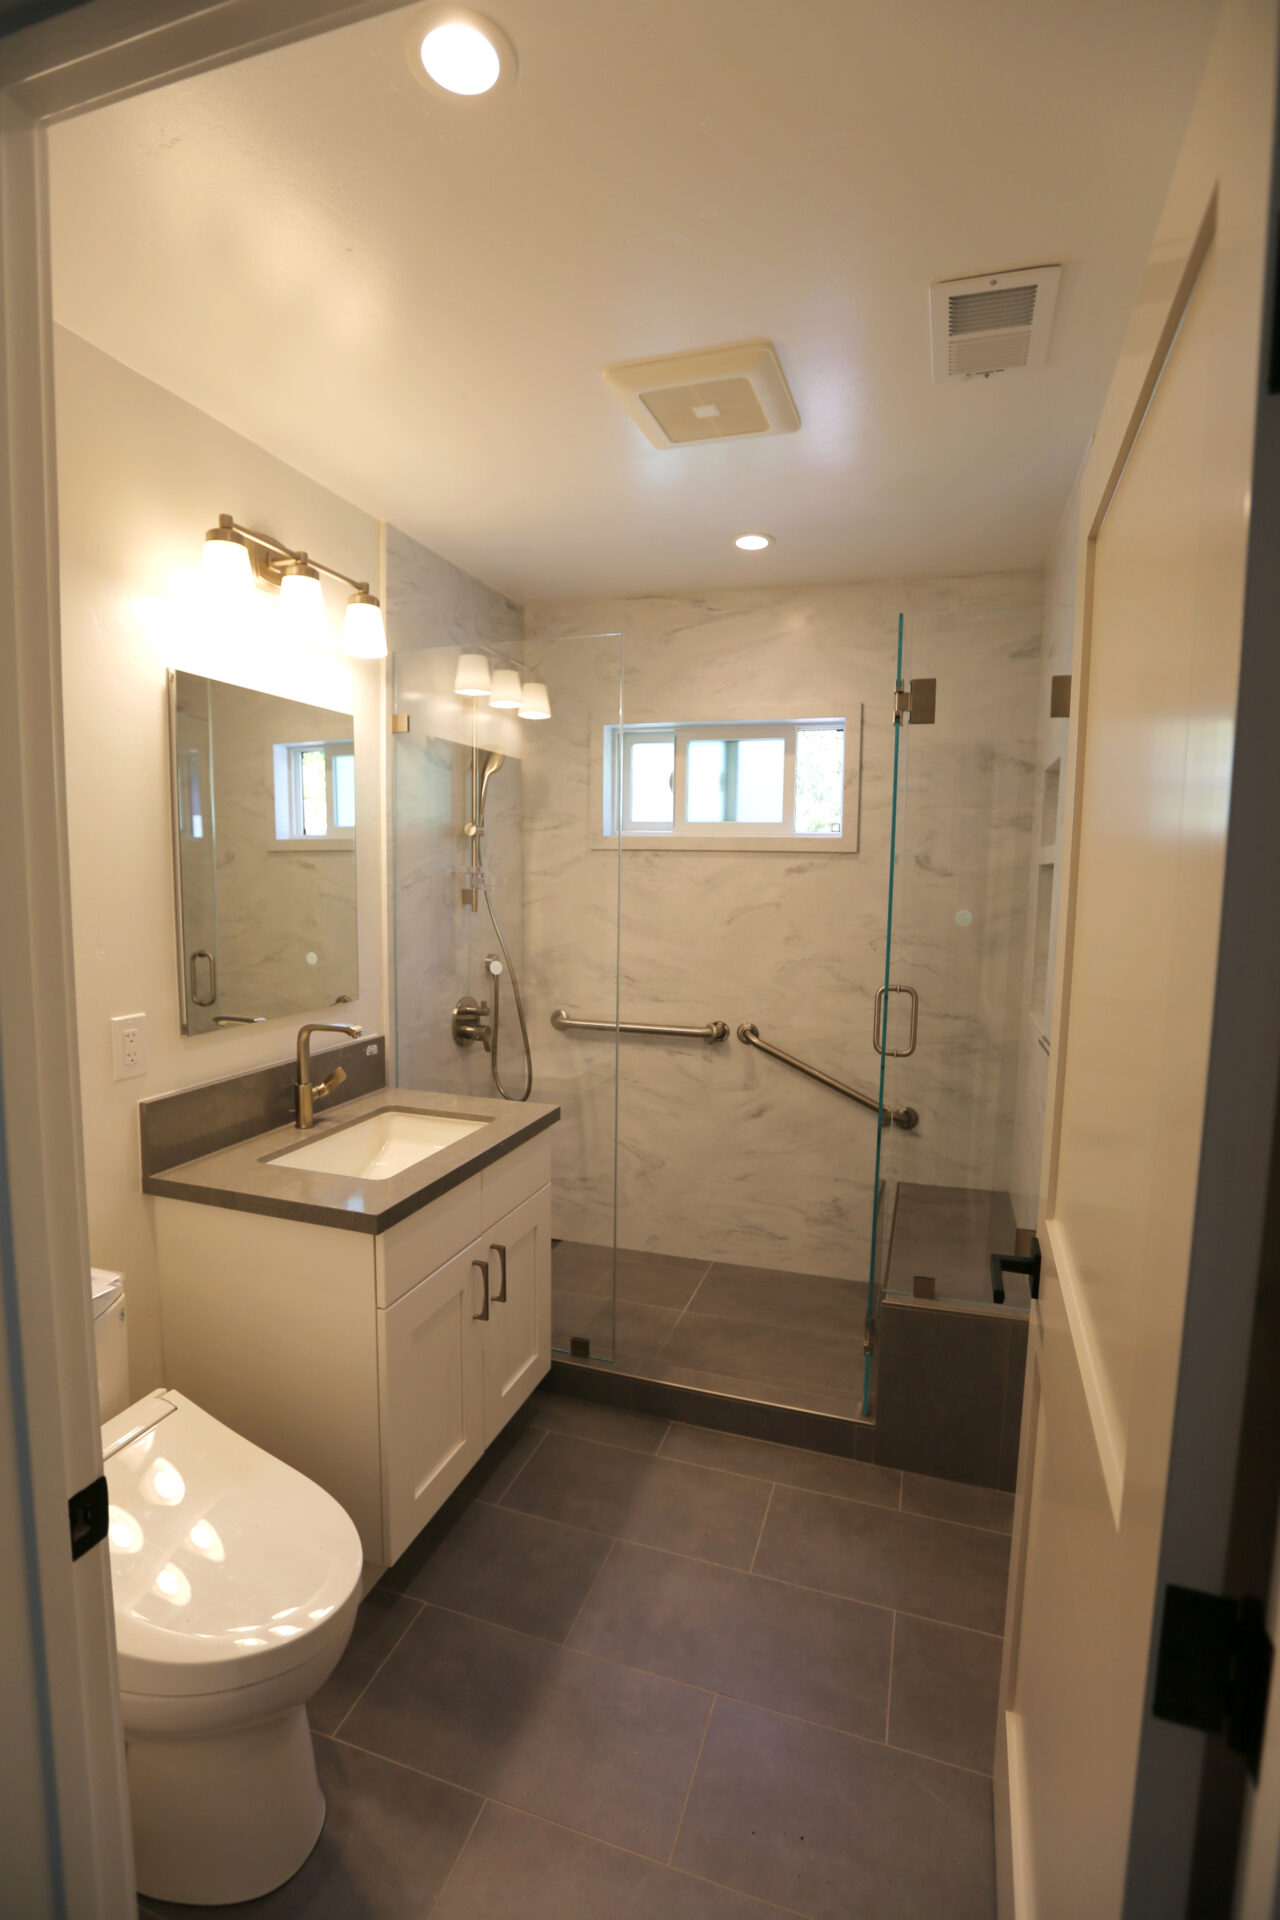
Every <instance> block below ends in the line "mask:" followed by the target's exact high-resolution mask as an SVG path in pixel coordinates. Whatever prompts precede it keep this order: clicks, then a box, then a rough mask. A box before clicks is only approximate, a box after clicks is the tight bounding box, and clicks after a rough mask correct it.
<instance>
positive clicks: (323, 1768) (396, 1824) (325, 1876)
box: [147, 1737, 483, 1920]
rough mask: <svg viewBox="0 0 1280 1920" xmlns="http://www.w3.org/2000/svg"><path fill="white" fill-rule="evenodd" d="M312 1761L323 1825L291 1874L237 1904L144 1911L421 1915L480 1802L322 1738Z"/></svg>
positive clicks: (367, 1918) (269, 1917)
mask: <svg viewBox="0 0 1280 1920" xmlns="http://www.w3.org/2000/svg"><path fill="white" fill-rule="evenodd" d="M316 1765H317V1767H318V1768H319V1772H320V1785H321V1787H322V1788H323V1790H324V1795H325V1799H326V1801H327V1803H328V1811H327V1812H326V1814H325V1822H324V1831H323V1832H322V1833H321V1835H320V1838H319V1840H318V1841H317V1843H316V1847H315V1851H314V1853H312V1854H311V1856H310V1858H309V1859H308V1860H307V1861H306V1862H305V1863H304V1864H303V1866H301V1867H300V1868H299V1870H298V1872H297V1873H295V1874H294V1876H293V1878H292V1880H286V1882H285V1884H284V1885H283V1886H282V1887H277V1889H276V1891H275V1892H274V1893H269V1894H267V1895H266V1896H265V1898H263V1899H261V1900H251V1901H248V1902H245V1903H241V1904H240V1905H237V1906H234V1907H188V1906H177V1905H173V1904H171V1903H169V1902H168V1901H164V1900H148V1902H147V1905H148V1907H149V1908H150V1910H151V1911H152V1912H153V1913H156V1914H160V1915H163V1916H170V1915H181V1914H190V1915H197V1914H207V1915H208V1916H209V1920H218V1916H225V1920H237V1917H238V1916H244V1920H251V1916H252V1917H253V1920H256V1916H258V1915H261V1916H262V1920H356V1916H359V1920H426V1916H427V1915H428V1914H429V1913H430V1912H431V1906H432V1902H433V1901H434V1900H435V1897H436V1895H437V1894H438V1893H439V1891H440V1888H441V1886H442V1885H443V1883H444V1880H445V1877H446V1875H447V1874H448V1872H449V1869H450V1867H451V1866H452V1865H453V1863H454V1861H455V1860H456V1859H457V1857H458V1854H459V1853H460V1852H461V1850H462V1845H463V1842H464V1841H465V1840H466V1838H467V1835H468V1834H469V1833H470V1831H471V1828H472V1825H473V1824H474V1822H475V1818H476V1815H477V1814H478V1813H479V1811H480V1808H481V1806H482V1804H483V1802H482V1801H481V1800H480V1799H479V1798H478V1797H477V1796H476V1795H475V1794H472V1793H464V1792H462V1791H461V1790H460V1789H459V1788H457V1787H450V1786H446V1785H445V1784H444V1783H443V1781H440V1780H427V1779H424V1777H423V1776H422V1774H420V1773H412V1772H410V1771H409V1770H408V1769H407V1768H405V1767H398V1766H395V1765H393V1764H392V1762H391V1761H389V1760H380V1759H378V1758H376V1757H375V1756H374V1755H373V1754H368V1753H357V1752H355V1751H354V1750H353V1749H352V1748H351V1747H349V1746H344V1745H343V1744H342V1743H341V1742H339V1741H335V1740H327V1739H324V1738H322V1737H321V1738H317V1740H316Z"/></svg>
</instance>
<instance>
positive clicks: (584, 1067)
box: [525, 573, 1042, 1277]
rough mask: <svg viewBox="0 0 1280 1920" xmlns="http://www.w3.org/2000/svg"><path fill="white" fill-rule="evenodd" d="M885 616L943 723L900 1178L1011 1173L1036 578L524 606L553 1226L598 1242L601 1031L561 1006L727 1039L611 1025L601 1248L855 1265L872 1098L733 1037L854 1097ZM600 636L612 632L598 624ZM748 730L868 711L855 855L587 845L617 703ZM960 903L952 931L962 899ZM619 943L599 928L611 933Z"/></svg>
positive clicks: (879, 835)
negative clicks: (537, 721)
mask: <svg viewBox="0 0 1280 1920" xmlns="http://www.w3.org/2000/svg"><path fill="white" fill-rule="evenodd" d="M899 609H901V610H902V611H903V612H904V613H905V615H906V622H907V634H908V638H909V642H910V649H911V659H912V671H914V672H916V673H917V674H928V673H934V674H936V676H937V678H938V681H939V689H938V711H939V721H938V724H937V725H936V726H935V727H934V728H933V729H930V730H928V731H925V730H920V732H919V734H918V737H917V739H916V740H915V741H914V742H912V743H911V745H910V749H909V750H910V752H911V756H912V767H911V781H912V784H911V786H910V787H909V799H910V806H911V815H910V819H909V821H908V822H907V824H906V827H905V835H906V838H905V858H906V866H905V868H904V884H903V886H902V889H901V892H900V916H901V917H900V921H899V929H900V944H899V946H898V949H897V960H896V962H895V969H894V971H895V976H896V977H897V978H900V979H902V980H904V981H906V982H908V983H910V984H912V985H915V986H916V987H917V988H918V990H919V991H920V993H921V1001H922V1016H921V1039H920V1045H919V1048H918V1051H917V1053H916V1055H915V1056H914V1057H913V1059H911V1060H910V1061H906V1062H903V1063H901V1065H900V1067H899V1069H898V1074H897V1083H898V1092H897V1094H896V1095H895V1098H897V1099H898V1101H899V1103H900V1104H901V1103H902V1102H904V1101H910V1103H911V1104H913V1105H915V1106H917V1107H918V1108H919V1109H920V1110H921V1113H922V1116H923V1117H922V1122H921V1126H920V1129H919V1132H918V1133H917V1134H915V1135H912V1136H910V1137H909V1138H908V1137H907V1136H899V1137H898V1144H900V1148H901V1152H902V1153H903V1154H908V1155H911V1156H913V1161H912V1164H911V1165H910V1166H905V1167H904V1168H903V1169H902V1177H904V1178H914V1179H922V1180H934V1179H946V1180H947V1181H949V1182H950V1181H954V1182H956V1183H961V1182H966V1183H969V1184H974V1185H987V1184H1002V1183H1007V1181H1008V1178H1009V1172H1010V1159H1011V1136H1012V1127H1013V1115H1014V1105H1015V1079H1016V1065H1015V1063H1016V1041H1015V1038H1014V1035H1015V1029H1016V1021H1017V1011H1018V1005H1017V1001H1018V988H1019V985H1020V982H1021V980H1022V972H1023V959H1024V944H1025V922H1026V891H1025V879H1026V872H1027V859H1028V846H1029V836H1030V830H1031V829H1030V821H1031V814H1032V782H1033V769H1034V749H1035V714H1034V704H1035V696H1036V690H1037V688H1038V684H1039V657H1038V656H1039V632H1040V620H1041V613H1042V582H1041V579H1040V577H1039V575H1036V574H1025V573H1021V574H1004V575H994V576H980V577H973V578H964V579H942V580H911V581H880V582H869V583H865V584H860V585H856V586H847V587H830V588H804V589H796V590H783V589H777V590H775V589H768V590H761V591H756V592H736V593H733V592H720V593H709V594H704V595H696V596H687V597H680V598H674V597H673V598H650V599H638V600H616V601H593V602H579V603H570V604H564V605H548V606H537V607H532V608H529V609H526V616H525V658H526V662H527V671H528V672H529V674H530V675H531V676H532V677H534V678H538V679H542V680H545V681H546V682H547V685H548V688H549V690H550V695H551V703H552V712H553V718H552V720H551V721H550V722H549V723H547V724H546V725H544V726H542V727H540V728H538V729H537V730H531V731H530V736H529V740H528V743H527V746H526V777H525V809H526V811H525V949H526V956H527V971H528V990H529V1001H530V1012H531V1019H532V1025H533V1037H534V1047H535V1065H536V1067H537V1070H538V1087H539V1091H540V1092H541V1093H542V1094H543V1096H544V1097H546V1098H559V1099H560V1100H561V1103H562V1105H563V1106H564V1109H565V1115H566V1122H565V1124H564V1125H563V1126H562V1127H561V1128H560V1129H559V1130H558V1134H559V1137H558V1142H557V1161H556V1195H555V1208H556V1229H555V1230H556V1232H557V1233H560V1234H564V1235H566V1236H569V1237H574V1238H583V1239H590V1240H607V1239H608V1238H609V1237H610V1227H611V1224H612V1221H611V1188H612V1178H613V1158H614V1131H613V1108H612V1098H611V1075H612V1067H613V1057H614V1049H613V1042H612V1041H611V1040H610V1039H608V1038H601V1039H599V1040H595V1039H587V1038H585V1037H581V1036H570V1035H561V1034H557V1033H555V1032H554V1031H553V1030H552V1028H551V1026H550V1014H551V1011H552V1009H553V1008H554V1007H556V1006H559V1005H565V1006H568V1007H569V1009H570V1011H571V1012H574V1013H577V1014H580V1015H586V1016H591V1017H602V1016H607V1015H609V1014H610V1013H611V1012H612V1006H613V1000H612V995H613V981H614V972H613V969H614V963H615V950H616V951H617V952H618V955H619V962H618V964H619V967H620V973H619V990H620V995H621V1007H622V1014H623V1017H624V1018H628V1017H629V1018H633V1019H642V1020H643V1019H670V1020H672V1021H681V1022H685V1021H688V1022H701V1021H705V1020H710V1019H723V1020H726V1021H728V1022H729V1023H730V1025H731V1027H732V1028H733V1029H735V1033H734V1035H733V1036H732V1037H731V1038H730V1039H729V1040H728V1041H726V1042H725V1043H723V1045H720V1046H716V1047H708V1046H706V1045H704V1044H703V1043H702V1042H699V1041H684V1042H679V1041H654V1040H645V1039H624V1040H623V1041H622V1043H621V1075H620V1084H619V1089H618V1110H619V1135H618V1164H619V1189H618V1209H619V1212H618V1238H619V1242H620V1244H621V1245H623V1246H634V1247H650V1248H653V1249H655V1250H657V1251H661V1252H667V1253H677V1254H689V1255H694V1256H697V1257H701V1258H707V1259H721V1260H731V1261H740V1262H743V1263H748V1264H755V1265H764V1266H767V1265H774V1264H776V1265H779V1266H784V1267H787V1268H790V1269H792V1270H795V1271H801V1272H813V1273H824V1274H837V1275H845V1276H856V1277H861V1276H862V1275H863V1274H864V1273H865V1271H866V1264H867V1253H868V1237H869V1227H870V1212H871V1192H872V1183H873V1168H874V1150H875V1126H874V1121H873V1120H872V1118H871V1116H869V1115H868V1114H866V1113H865V1112H864V1111H863V1110H861V1109H859V1108H857V1107H855V1106H854V1105H852V1104H851V1103H848V1102H845V1101H843V1100H841V1099H840V1097H839V1096H838V1095H836V1094H833V1093H830V1092H829V1091H827V1090H824V1089H823V1088H821V1087H820V1086H818V1085H817V1084H815V1083H813V1082H811V1081H807V1080H805V1079H803V1078H801V1077H800V1076H798V1075H796V1074H794V1073H792V1072H791V1071H790V1070H789V1069H787V1068H786V1067H783V1066H781V1065H780V1064H778V1063H777V1062H774V1061H772V1060H769V1059H767V1058H766V1057H764V1056H763V1055H761V1054H759V1053H758V1052H755V1051H753V1050H751V1049H748V1048H746V1047H743V1046H742V1045H741V1044H740V1043H739V1042H738V1040H737V1038H736V1028H737V1026H738V1024H739V1023H740V1022H742V1021H754V1022H755V1023H756V1024H757V1025H758V1026H759V1028H760V1030H761V1032H762V1034H764V1035H765V1036H766V1037H768V1038H771V1039H774V1040H776V1042H777V1043H778V1044H779V1045H781V1046H783V1047H785V1048H787V1049H788V1050H789V1051H791V1052H794V1053H797V1054H799V1055H800V1056H802V1057H804V1058H807V1059H810V1060H813V1061H814V1062H816V1063H817V1064H820V1065H822V1066H824V1067H825V1068H826V1069H827V1070H828V1071H831V1072H833V1073H835V1074H836V1075H837V1076H839V1077H841V1078H844V1079H847V1080H850V1081H853V1082H855V1083H857V1084H861V1085H863V1086H866V1087H872V1086H873V1085H874V1083H875V1079H876V1074H877V1071H878V1058H877V1055H876V1053H875V1051H874V1049H873V1046H872V1040H871V1016H872V1002H873V997H874V993H875V989H876V986H877V985H878V983H879V980H880V978H881V977H882V969H883V954H884V934H885V902H886V892H887V879H888V844H889V820H890V802H891V763H892V750H893V729H892V725H891V722H890V701H891V695H892V688H893V684H894V663H895V662H894V656H895V646H896V631H897V616H898V612H899ZM619 630H621V631H622V632H623V633H624V635H625V639H624V642H622V643H620V642H619V641H618V640H617V639H613V638H608V637H604V638H597V639H594V640H593V639H591V638H589V637H583V636H590V635H593V634H594V635H604V636H607V635H610V634H612V633H615V632H617V631H619ZM620 648H621V650H622V651H623V652H624V653H625V670H624V690H625V703H626V713H627V716H628V717H629V718H631V719H645V720H659V719H668V720H685V719H694V720H752V719H769V718H775V717H778V716H780V715H784V714H797V713H811V714H815V715H818V714H829V713H840V712H846V713H856V711H857V710H858V708H859V706H865V710H866V722H865V730H864V741H863V767H862V788H861V840H860V850H859V852H858V853H856V854H845V853H840V854H836V853H830V852H826V853H821V854H811V853H808V852H806V851H803V850H797V849H789V850H786V851H783V852H778V853H745V852H728V851H726V852H724V853H720V852H711V853H706V852H698V853H693V852H689V853H686V852H683V851H662V852H652V851H648V850H644V849H640V850H631V849H628V850H626V851H624V852H623V854H622V856H621V907H620V918H619V874H618V855H617V852H616V850H612V849H608V848H606V847H604V846H602V845H601V844H600V839H599V823H598V821H597V820H596V819H595V817H594V814H595V810H596V809H595V802H594V799H593V785H592V775H591V762H592V755H593V753H594V752H598V750H599V735H600V733H601V731H602V728H603V724H604V722H605V721H606V720H608V719H609V718H611V717H616V715H617V711H618V667H619V654H620ZM962 909H963V910H964V911H967V912H970V913H972V915H973V921H972V924H971V925H970V926H969V927H968V928H966V929H962V928H961V927H960V926H958V925H957V923H956V921H955V914H956V913H957V912H958V911H961V910H962ZM619 936H620V938H619Z"/></svg>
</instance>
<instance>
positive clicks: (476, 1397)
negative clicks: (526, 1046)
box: [155, 1137, 551, 1566]
mask: <svg viewBox="0 0 1280 1920" xmlns="http://www.w3.org/2000/svg"><path fill="white" fill-rule="evenodd" d="M550 1171H551V1168H550V1146H549V1144H548V1142H547V1141H546V1139H545V1138H544V1137H540V1138H537V1139H535V1140H532V1141H528V1142H526V1143H525V1144H524V1145H522V1146H519V1147H517V1148H515V1149H513V1151H512V1152H511V1153H509V1154H507V1155H506V1156H505V1157H504V1158H502V1159H500V1160H497V1161H495V1162H494V1163H493V1165H492V1166H490V1167H486V1168H484V1169H483V1170H482V1171H481V1172H480V1173H477V1174H474V1175H472V1176H471V1178H469V1179H467V1180H464V1181H462V1182H461V1183H460V1184H459V1185H457V1186H455V1187H453V1188H451V1189H450V1190H449V1191H448V1192H447V1193H445V1194H443V1195H441V1196H440V1198H439V1199H437V1200H434V1201H431V1202H429V1203H428V1204H427V1205H426V1206H424V1207H422V1208H420V1209H419V1210H418V1211H417V1212H416V1213H412V1214H410V1215H409V1216H408V1218H407V1219H405V1220H402V1221H400V1222H399V1223H398V1224H397V1225H395V1226H393V1227H391V1228H389V1229H388V1230H387V1231H386V1232H384V1233H379V1234H369V1233H357V1232H353V1231H350V1230H349V1229H342V1228H335V1227H329V1226H321V1225H316V1224H312V1223H310V1222H300V1221H293V1220H282V1219H279V1218H276V1217H274V1216H271V1215H266V1214H261V1213H254V1212H242V1211H239V1210H238V1209H235V1208H232V1207H227V1206H204V1205H199V1204H195V1203H192V1202H190V1201H185V1200H174V1199H162V1198H158V1199H157V1200H156V1202H155V1205H156V1227H157V1247H158V1253H159V1265H160V1275H161V1297H162V1313H163V1326H162V1331H163V1339H164V1356H165V1381H166V1384H167V1385H169V1386H172V1387H177V1388H178V1389H179V1390H180V1391H182V1392H184V1393H187V1394H189V1395H190V1397H191V1398H192V1399H193V1400H195V1401H197V1402H198V1404H200V1405H201V1406H203V1407H205V1408H206V1409H207V1411H208V1412H210V1413H212V1414H213V1415H215V1417H216V1418H218V1419H220V1420H223V1421H225V1422H226V1424H227V1425H228V1426H231V1427H234V1428H236V1430H237V1431H238V1432H240V1433H243V1434H244V1435H245V1436H246V1437H247V1438H248V1439H250V1440H253V1441H255V1442H256V1443H257V1444H258V1445H259V1446H261V1447H264V1448H266V1450H267V1451H268V1452H270V1453H273V1454H275V1455H277V1456H278V1458H280V1459H282V1460H285V1461H287V1462H288V1463H289V1464H290V1465H291V1466H294V1467H296V1468H297V1469H298V1470H299V1472H301V1473H305V1474H306V1475H307V1476H308V1477H309V1478H310V1479H312V1480H315V1481H317V1482H318V1484H319V1485H320V1486H322V1487H324V1488H325V1489H326V1490H327V1491H328V1492H329V1493H332V1494H333V1496H334V1498H335V1499H337V1500H340V1501H341V1502H342V1504H343V1506H345V1507H346V1509H347V1511H348V1512H349V1513H350V1515H351V1517H352V1519H353V1520H354V1521H355V1523H356V1526H357V1527H358V1528H359V1530H360V1536H361V1540H362V1542H363V1544H364V1551H365V1557H366V1559H367V1560H369V1561H370V1562H371V1563H372V1564H373V1565H375V1566H385V1565H388V1564H390V1562H391V1561H393V1560H396V1559H398V1558H399V1556H400V1554H401V1553H403V1552H404V1550H405V1548H406V1547H407V1546H408V1545H409V1543H410V1541H411V1540H412V1539H413V1538H414V1536H415V1535H416V1534H417V1533H419V1532H420V1531H421V1529H422V1528H423V1527H424V1526H425V1525H426V1523H427V1521H428V1520H430V1518H431V1517H432V1515H433V1514H434V1513H435V1512H436V1511H437V1509H438V1508H439V1507H440V1506H441V1505H442V1504H443V1502H444V1501H445V1500H446V1499H447V1498H448V1496H449V1495H450V1494H451V1493H452V1492H453V1490H454V1488H455V1487H456V1486H457V1485H458V1484H459V1482H460V1481H461V1480H462V1479H463V1478H464V1477H465V1475H466V1474H467V1473H468V1472H469V1471H470V1469H471V1468H472V1467H473V1466H474V1465H475V1463H476V1462H477V1460H479V1458H480V1456H481V1454H482V1453H483V1452H484V1450H485V1448H486V1447H487V1446H488V1445H489V1443H490V1442H491V1441H492V1440H493V1439H494V1438H495V1437H496V1436H497V1434H498V1433H499V1432H500V1431H501V1429H502V1427H503V1426H505V1424H506V1422H507V1421H508V1420H509V1419H510V1418H511V1416H512V1414H513V1413H514V1412H515V1411H516V1409H517V1408H518V1407H519V1406H520V1405H521V1403H522V1402H523V1401H524V1400H525V1399H526V1398H527V1397H528V1395H529V1394H530V1393H531V1392H532V1391H533V1389H534V1387H535V1386H537V1384H538V1382H539V1381H540V1380H541V1379H542V1377H543V1376H544V1374H545V1373H546V1371H547V1369H548V1367H549V1366H550V1364H551V1189H550V1185H549V1181H550Z"/></svg>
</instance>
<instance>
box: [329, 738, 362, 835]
mask: <svg viewBox="0 0 1280 1920" xmlns="http://www.w3.org/2000/svg"><path fill="white" fill-rule="evenodd" d="M333 824H334V826H335V827H337V828H339V829H340V831H342V832H343V833H350V832H351V831H352V830H353V829H354V827H355V824H356V757H355V755H354V753H335V754H334V756H333Z"/></svg>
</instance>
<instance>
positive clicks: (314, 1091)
mask: <svg viewBox="0 0 1280 1920" xmlns="http://www.w3.org/2000/svg"><path fill="white" fill-rule="evenodd" d="M363 1032H364V1028H363V1027H335V1026H331V1025H330V1024H329V1023H328V1022H327V1021H324V1020H314V1021H312V1023H311V1025H310V1026H308V1027H299V1028H298V1084H297V1085H296V1086H295V1088H294V1090H293V1101H294V1112H295V1114H296V1115H297V1125H298V1126H300V1127H313V1126H314V1125H315V1123H316V1117H315V1103H316V1101H317V1100H323V1099H324V1097H325V1095H326V1094H327V1093H332V1092H333V1090H334V1088H335V1087H340V1086H341V1085H342V1083H343V1081H344V1080H345V1079H346V1077H347V1070H346V1068H345V1067H335V1068H334V1070H333V1072H332V1073H331V1074H330V1075H329V1077H328V1079H327V1080H321V1081H320V1083H319V1085H318V1086H314V1087H313V1086H312V1084H311V1036H312V1034H313V1033H346V1034H350V1036H351V1038H352V1039H353V1040H358V1039H359V1038H360V1035H361V1034H362V1033H363Z"/></svg>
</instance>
